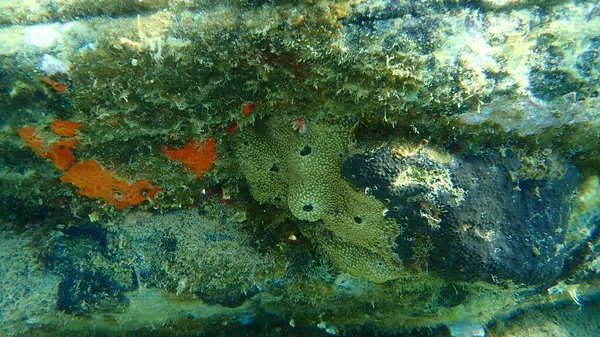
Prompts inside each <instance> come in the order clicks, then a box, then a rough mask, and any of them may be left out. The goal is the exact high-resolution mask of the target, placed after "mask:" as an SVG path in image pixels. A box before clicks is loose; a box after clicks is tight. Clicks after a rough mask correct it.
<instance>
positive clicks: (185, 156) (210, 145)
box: [162, 138, 218, 178]
mask: <svg viewBox="0 0 600 337" xmlns="http://www.w3.org/2000/svg"><path fill="white" fill-rule="evenodd" d="M215 144H216V140H215V139H214V138H209V139H207V140H204V141H202V142H199V141H196V140H190V141H189V142H188V143H187V144H186V145H185V146H184V147H182V148H181V149H175V150H167V149H166V148H164V147H163V149H162V151H163V153H164V154H165V155H166V156H167V157H169V158H171V159H173V160H175V161H178V162H181V163H183V164H184V165H185V166H187V167H188V168H189V169H190V170H192V171H194V172H195V173H196V178H200V177H202V175H203V173H204V171H207V170H209V169H210V168H211V167H212V165H213V163H214V161H215V159H217V157H218V155H217V152H216V147H215Z"/></svg>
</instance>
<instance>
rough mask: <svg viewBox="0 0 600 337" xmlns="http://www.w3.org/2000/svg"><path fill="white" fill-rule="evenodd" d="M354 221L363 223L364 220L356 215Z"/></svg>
mask: <svg viewBox="0 0 600 337" xmlns="http://www.w3.org/2000/svg"><path fill="white" fill-rule="evenodd" d="M354 222H356V223H361V222H362V219H361V218H360V217H359V216H355V217H354Z"/></svg>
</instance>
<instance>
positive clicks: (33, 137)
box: [17, 125, 46, 158]
mask: <svg viewBox="0 0 600 337" xmlns="http://www.w3.org/2000/svg"><path fill="white" fill-rule="evenodd" d="M17 133H18V134H19V136H21V138H23V139H24V140H25V142H26V143H27V146H29V147H30V148H32V149H33V151H35V153H36V154H37V155H38V156H40V157H44V158H45V153H46V151H44V142H43V141H42V139H41V138H40V137H39V136H38V135H37V133H36V132H35V126H33V125H30V126H24V127H22V128H19V130H18V131H17Z"/></svg>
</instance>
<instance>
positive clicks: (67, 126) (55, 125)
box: [50, 120, 81, 137]
mask: <svg viewBox="0 0 600 337" xmlns="http://www.w3.org/2000/svg"><path fill="white" fill-rule="evenodd" d="M79 127H81V123H78V122H73V121H61V120H55V121H54V122H52V123H51V124H50V130H52V132H54V133H55V134H57V135H59V136H63V137H75V136H77V130H79Z"/></svg>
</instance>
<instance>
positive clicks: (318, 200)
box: [234, 117, 401, 283]
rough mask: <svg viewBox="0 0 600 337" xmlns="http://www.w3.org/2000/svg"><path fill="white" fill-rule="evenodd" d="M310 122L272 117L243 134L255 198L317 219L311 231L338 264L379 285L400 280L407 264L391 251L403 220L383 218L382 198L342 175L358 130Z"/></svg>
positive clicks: (243, 162)
mask: <svg viewBox="0 0 600 337" xmlns="http://www.w3.org/2000/svg"><path fill="white" fill-rule="evenodd" d="M303 122H304V123H306V125H307V128H306V131H305V132H299V130H300V129H298V128H296V129H294V128H293V123H294V120H292V119H287V118H284V117H271V118H269V119H267V120H265V121H261V122H260V124H259V125H257V126H256V127H254V128H252V129H247V130H244V131H242V132H240V133H239V135H238V136H237V137H236V139H235V144H234V150H235V152H236V155H237V158H238V159H239V161H240V169H241V171H242V173H243V175H244V176H245V178H246V179H247V181H248V184H249V186H250V192H251V194H252V196H253V197H254V198H255V199H256V200H257V201H259V202H261V203H268V204H273V205H276V206H279V207H282V208H287V209H289V210H290V212H291V213H292V215H293V216H294V217H295V218H297V219H300V220H306V221H310V222H313V223H314V224H315V225H314V226H313V227H312V230H311V234H310V235H309V236H311V237H312V238H313V239H314V240H315V241H316V242H317V243H319V244H320V245H319V246H320V249H321V251H322V252H323V253H324V254H325V255H327V256H328V257H329V258H330V259H331V260H332V261H333V263H334V264H335V265H336V266H337V267H338V268H339V269H341V270H343V271H346V272H348V273H350V274H352V275H354V276H358V277H363V278H366V279H369V280H371V281H373V282H378V283H380V282H385V281H388V280H391V279H395V278H398V277H399V276H400V275H401V267H400V264H399V263H398V261H397V259H396V258H395V254H393V252H392V250H391V248H392V247H393V242H394V238H395V237H396V236H397V235H398V233H399V231H398V228H397V226H396V223H395V222H393V221H391V220H389V219H386V218H385V217H384V214H383V210H384V209H385V207H384V206H383V205H382V204H381V203H380V202H379V201H377V200H375V199H373V198H371V197H369V196H367V195H365V194H364V193H362V192H360V191H356V190H354V189H353V188H352V187H351V186H350V185H349V184H348V183H347V182H346V181H344V180H343V179H342V177H341V175H340V165H341V163H342V161H343V160H344V158H345V157H346V156H347V153H348V147H349V144H350V143H351V132H350V131H351V129H350V128H349V127H346V126H344V125H341V124H332V123H329V124H325V123H319V122H316V121H303ZM319 233H321V234H319ZM340 247H343V249H338V248H340Z"/></svg>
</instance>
